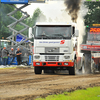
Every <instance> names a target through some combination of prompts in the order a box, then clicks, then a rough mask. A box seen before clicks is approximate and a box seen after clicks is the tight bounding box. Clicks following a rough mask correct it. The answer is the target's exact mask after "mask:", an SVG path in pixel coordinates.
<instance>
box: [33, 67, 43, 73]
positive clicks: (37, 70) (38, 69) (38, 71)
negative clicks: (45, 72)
mask: <svg viewBox="0 0 100 100" xmlns="http://www.w3.org/2000/svg"><path fill="white" fill-rule="evenodd" d="M34 72H35V74H41V73H42V69H41V67H35V68H34Z"/></svg>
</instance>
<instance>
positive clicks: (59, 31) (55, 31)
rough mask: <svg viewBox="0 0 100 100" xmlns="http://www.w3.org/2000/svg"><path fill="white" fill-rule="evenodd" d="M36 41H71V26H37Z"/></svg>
mask: <svg viewBox="0 0 100 100" xmlns="http://www.w3.org/2000/svg"><path fill="white" fill-rule="evenodd" d="M35 39H71V26H68V25H67V26H36V33H35Z"/></svg>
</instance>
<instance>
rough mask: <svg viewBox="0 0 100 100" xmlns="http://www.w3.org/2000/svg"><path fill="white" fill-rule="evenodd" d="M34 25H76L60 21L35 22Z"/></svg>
mask: <svg viewBox="0 0 100 100" xmlns="http://www.w3.org/2000/svg"><path fill="white" fill-rule="evenodd" d="M36 25H72V26H76V23H71V22H68V23H67V22H66V23H61V22H59V23H58V22H55V23H54V22H36Z"/></svg>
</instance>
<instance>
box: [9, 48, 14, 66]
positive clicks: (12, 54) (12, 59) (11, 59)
mask: <svg viewBox="0 0 100 100" xmlns="http://www.w3.org/2000/svg"><path fill="white" fill-rule="evenodd" d="M9 56H10V64H9V65H11V64H12V62H13V61H14V59H15V52H14V49H13V48H11V51H10V52H9Z"/></svg>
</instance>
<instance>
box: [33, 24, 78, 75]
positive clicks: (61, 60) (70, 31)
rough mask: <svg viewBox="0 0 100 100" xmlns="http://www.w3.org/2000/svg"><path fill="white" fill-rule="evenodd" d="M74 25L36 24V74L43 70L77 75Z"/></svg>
mask: <svg viewBox="0 0 100 100" xmlns="http://www.w3.org/2000/svg"><path fill="white" fill-rule="evenodd" d="M77 36H78V31H77V30H76V27H75V24H73V23H36V26H35V34H34V57H33V58H34V60H33V65H34V67H35V68H34V69H35V74H41V72H42V70H53V71H54V70H69V74H72V75H74V74H75V59H76V51H75V45H76V43H77V42H76V41H75V38H76V37H77Z"/></svg>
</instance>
